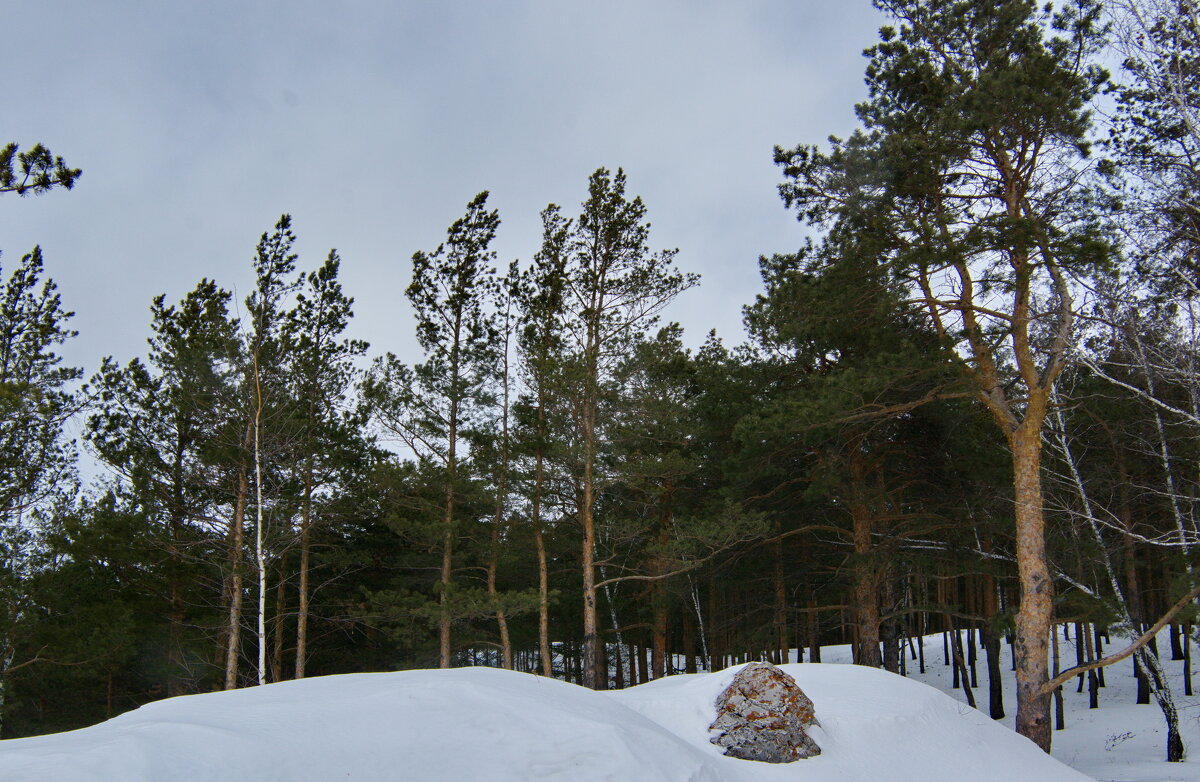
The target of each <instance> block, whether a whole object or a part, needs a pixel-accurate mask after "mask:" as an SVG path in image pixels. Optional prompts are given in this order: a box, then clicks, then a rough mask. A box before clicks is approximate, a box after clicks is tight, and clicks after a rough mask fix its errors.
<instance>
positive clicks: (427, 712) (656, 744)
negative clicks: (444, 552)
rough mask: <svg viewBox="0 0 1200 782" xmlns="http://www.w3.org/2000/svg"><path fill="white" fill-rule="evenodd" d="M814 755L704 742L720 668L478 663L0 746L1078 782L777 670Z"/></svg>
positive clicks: (165, 774)
mask: <svg viewBox="0 0 1200 782" xmlns="http://www.w3.org/2000/svg"><path fill="white" fill-rule="evenodd" d="M785 669H786V670H787V671H788V672H789V673H790V674H792V675H793V676H794V677H795V678H796V680H797V682H798V683H799V684H800V686H801V687H802V688H803V689H804V690H805V692H807V693H808V695H809V696H810V697H811V698H812V699H813V701H814V703H815V705H816V709H817V717H818V719H819V720H820V721H821V727H820V728H814V729H813V737H814V738H815V739H816V740H817V742H818V743H819V744H820V745H821V747H822V749H823V750H824V753H823V754H822V755H821V756H820V757H817V758H811V759H809V760H803V761H798V762H797V763H793V764H789V765H781V766H773V765H768V764H763V763H754V762H749V761H741V760H735V759H732V758H726V757H723V756H721V755H720V750H719V749H718V748H717V747H715V746H713V745H711V744H709V743H708V733H707V727H708V723H709V722H710V721H711V719H712V703H713V700H714V699H715V698H716V695H717V693H719V692H720V691H721V690H722V689H723V688H724V687H725V686H726V685H727V684H728V682H729V680H730V679H731V678H732V675H733V673H732V669H731V670H728V671H723V672H719V673H714V674H697V675H691V676H675V677H670V678H667V679H663V680H660V681H658V682H654V683H651V684H648V685H643V686H641V687H635V688H632V689H629V690H624V691H622V692H612V693H594V692H590V691H588V690H585V689H582V688H580V687H576V686H574V685H571V684H565V683H563V682H558V681H552V680H548V679H543V678H540V677H536V676H532V675H529V674H520V673H512V672H507V671H500V670H495V669H489V668H466V669H455V670H449V671H408V672H401V673H387V674H357V675H350V676H329V677H321V678H315V679H306V680H304V681H298V682H284V683H280V684H273V685H268V686H266V687H258V688H251V689H245V690H237V691H233V692H222V693H212V694H207V695H193V696H187V697H182V698H174V699H170V700H165V701H159V702H157V703H153V704H150V705H148V706H145V707H142V708H141V709H138V710H137V711H135V712H131V713H129V714H125V715H122V716H120V717H117V718H116V719H113V720H110V721H108V722H106V723H103V724H101V725H97V726H94V727H91V728H86V729H84V730H79V731H74V732H71V733H61V734H56V735H52V736H41V737H37V738H29V739H16V740H10V741H4V742H0V779H3V780H5V782H35V781H38V782H40V781H41V780H55V782H91V781H93V780H95V781H97V782H99V781H103V782H149V781H150V780H155V781H158V780H187V781H188V782H208V781H209V780H212V781H213V782H216V781H217V780H220V782H262V781H264V780H280V781H281V782H283V781H286V782H333V781H334V780H364V781H365V780H396V779H403V780H414V781H418V780H419V781H421V782H424V781H425V780H470V779H479V780H489V781H494V782H518V781H524V780H562V781H564V782H565V781H567V780H569V781H570V782H584V781H586V780H620V781H621V782H651V781H658V780H662V781H663V782H676V781H678V782H759V781H760V780H777V779H789V780H797V781H798V782H810V781H811V782H818V781H824V780H838V781H839V782H855V781H857V780H862V781H863V782H866V781H867V780H870V782H878V780H880V779H887V780H889V782H905V781H906V780H914V782H915V781H916V780H920V782H929V781H930V780H940V779H954V780H956V781H957V782H974V781H975V780H1013V779H1019V780H1021V782H1041V781H1042V780H1045V782H1070V781H1071V780H1086V779H1087V777H1084V776H1083V775H1081V774H1079V773H1078V772H1075V771H1073V770H1071V769H1069V768H1067V767H1066V766H1064V765H1062V764H1061V763H1059V762H1058V761H1055V760H1053V759H1051V758H1049V757H1048V756H1046V755H1044V754H1043V753H1041V752H1040V751H1038V750H1037V749H1036V748H1035V747H1034V746H1033V745H1032V744H1031V743H1029V742H1028V741H1026V740H1025V739H1023V738H1021V737H1019V736H1016V735H1015V734H1013V733H1012V732H1011V731H1009V730H1007V729H1005V728H1003V727H1001V726H998V725H995V724H993V723H992V722H991V720H989V719H988V718H987V717H986V716H984V715H982V714H980V713H978V712H976V711H975V710H973V709H969V708H967V707H965V706H963V705H961V704H959V703H957V702H955V701H954V700H953V699H951V698H948V697H947V696H945V695H943V694H942V693H940V692H938V691H936V690H934V689H933V688H930V687H927V686H925V685H922V684H919V683H917V682H914V681H911V680H907V679H904V678H902V677H899V676H895V675H892V674H888V673H885V672H883V671H877V670H871V669H865V668H858V667H851V666H840V665H788V666H785Z"/></svg>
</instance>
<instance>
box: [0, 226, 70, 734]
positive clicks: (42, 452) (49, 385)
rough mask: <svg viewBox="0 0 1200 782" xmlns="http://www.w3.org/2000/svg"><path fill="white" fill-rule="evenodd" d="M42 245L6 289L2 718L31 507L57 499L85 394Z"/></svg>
mask: <svg viewBox="0 0 1200 782" xmlns="http://www.w3.org/2000/svg"><path fill="white" fill-rule="evenodd" d="M43 274H44V269H43V265H42V253H41V250H40V249H39V248H36V247H35V248H34V249H33V251H32V252H30V253H29V254H27V255H25V256H24V257H23V258H22V259H21V263H20V264H19V265H18V266H17V267H16V268H15V269H13V271H12V272H11V273H10V274H9V275H8V277H7V279H5V281H4V286H3V288H2V289H0V719H2V718H3V709H4V700H5V686H6V683H5V679H6V676H7V672H8V671H9V670H11V669H12V668H13V667H14V666H15V665H18V664H20V661H18V659H17V655H18V654H23V653H24V651H23V650H18V649H17V647H16V641H15V637H14V632H13V631H14V627H15V625H16V624H17V623H18V622H19V621H20V620H21V618H22V615H23V611H24V608H23V606H24V605H25V604H26V602H27V597H28V595H27V593H26V591H25V589H24V588H23V582H24V580H25V579H26V578H27V577H28V576H29V575H30V572H31V571H30V567H31V561H30V556H31V555H32V551H31V545H32V539H33V538H32V534H33V530H32V529H31V528H30V526H29V520H30V518H31V514H32V513H33V511H35V510H36V509H37V508H39V507H42V506H44V505H45V504H46V503H48V502H49V501H51V500H52V499H53V498H54V497H55V494H56V492H57V491H58V490H59V487H60V484H64V483H65V482H67V480H68V479H69V478H70V477H71V475H72V470H73V468H74V450H73V444H71V443H68V442H66V441H65V440H64V438H63V427H64V424H65V423H66V421H67V419H68V418H69V417H70V416H71V415H72V414H73V413H74V412H76V411H77V409H78V407H79V401H78V397H77V394H76V392H75V390H74V389H73V388H72V384H73V383H74V381H76V380H77V379H78V378H79V377H80V376H81V374H82V371H81V370H79V369H76V368H73V367H66V366H63V365H62V358H61V357H60V356H59V355H58V354H57V353H56V352H55V351H56V350H57V349H58V348H59V346H60V345H62V344H63V343H64V342H66V341H67V340H69V339H71V338H72V337H74V336H75V334H76V332H75V331H73V330H72V329H70V328H69V327H68V326H67V321H68V320H69V319H70V318H71V316H72V313H71V312H68V311H66V310H64V309H63V307H62V299H61V297H60V296H59V294H58V292H57V287H56V285H55V284H54V281H53V280H51V279H48V278H47V279H43Z"/></svg>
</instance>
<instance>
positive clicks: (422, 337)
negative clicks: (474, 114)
mask: <svg viewBox="0 0 1200 782" xmlns="http://www.w3.org/2000/svg"><path fill="white" fill-rule="evenodd" d="M487 197H488V194H487V192H486V191H485V192H482V193H480V194H479V195H477V196H475V198H473V199H472V200H471V202H470V203H469V204H467V212H466V214H465V215H464V216H463V217H462V218H460V219H459V220H457V221H455V222H454V224H453V225H451V226H450V228H449V229H448V231H447V234H446V241H445V242H444V243H443V244H441V245H439V246H438V248H437V249H436V250H434V251H433V252H432V253H425V252H417V253H415V254H414V255H413V259H412V261H413V280H412V283H411V284H410V285H409V287H408V289H407V291H406V295H407V297H408V300H409V302H411V303H412V306H413V309H414V311H415V313H416V317H417V341H418V343H419V344H420V346H421V349H422V350H423V351H424V352H425V361H424V362H422V363H420V364H416V365H414V366H411V367H409V366H405V365H404V364H401V363H400V362H399V361H398V360H397V359H396V357H395V356H393V355H390V354H389V355H388V356H387V357H385V358H384V359H381V360H380V361H378V362H377V363H376V365H375V368H374V370H373V373H372V377H371V378H369V380H368V383H367V394H368V397H369V399H370V400H371V403H372V405H373V409H374V413H375V416H376V420H377V421H378V422H379V423H380V424H381V425H382V426H383V427H384V428H385V429H386V430H387V431H389V432H391V433H392V434H394V435H395V436H397V437H399V438H400V439H401V441H402V442H403V443H404V444H405V445H406V446H407V447H408V448H409V449H410V450H411V451H412V453H413V454H414V455H415V456H416V457H417V459H418V460H419V461H420V462H421V464H422V465H424V466H425V467H426V468H427V469H431V470H433V471H435V472H436V473H437V474H438V475H439V476H440V482H441V495H442V496H441V503H440V505H441V507H440V508H439V512H440V524H441V541H440V558H441V563H440V567H439V576H438V586H437V590H438V591H437V602H438V611H437V613H438V616H437V628H438V665H439V666H440V667H442V668H448V667H450V663H451V659H452V654H453V647H452V644H451V630H452V628H453V626H454V623H455V621H456V619H458V618H460V617H461V616H465V615H466V613H467V612H468V609H467V607H466V605H467V604H468V603H471V602H472V598H471V596H470V595H469V594H468V593H467V592H466V591H465V590H457V592H456V588H455V584H454V572H455V564H454V562H455V546H456V543H457V539H458V535H459V525H460V523H461V512H462V509H461V508H460V494H461V492H462V484H463V483H464V481H465V479H466V477H467V476H465V475H463V474H462V473H463V467H464V465H465V463H466V460H465V459H464V454H463V453H462V451H461V448H462V445H463V437H464V434H465V433H466V432H467V431H468V430H469V429H470V428H472V427H473V426H476V425H477V424H478V423H479V416H480V414H481V411H482V408H483V407H484V406H485V404H486V402H487V400H486V394H487V392H488V391H489V390H490V389H489V381H490V380H491V378H492V373H493V371H494V368H495V365H496V360H495V354H496V345H495V333H496V327H495V324H494V323H493V319H492V315H491V313H490V312H489V310H488V307H489V302H490V301H491V298H492V296H493V291H494V289H495V286H496V281H495V275H496V271H495V253H494V252H493V251H492V250H491V249H490V245H491V242H492V239H493V238H495V235H496V229H497V227H498V226H499V225H500V216H499V214H498V213H497V212H496V211H495V210H488V209H487Z"/></svg>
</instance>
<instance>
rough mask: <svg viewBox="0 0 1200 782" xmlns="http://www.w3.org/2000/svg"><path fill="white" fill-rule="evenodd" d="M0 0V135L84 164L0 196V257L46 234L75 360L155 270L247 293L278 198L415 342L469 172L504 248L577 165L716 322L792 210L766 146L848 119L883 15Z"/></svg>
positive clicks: (830, 8)
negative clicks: (51, 183) (614, 183)
mask: <svg viewBox="0 0 1200 782" xmlns="http://www.w3.org/2000/svg"><path fill="white" fill-rule="evenodd" d="M0 5H2V6H3V16H2V17H0V18H3V19H5V21H6V28H7V30H8V34H7V35H6V36H5V44H4V50H5V57H4V59H5V68H4V71H5V74H4V75H5V78H4V83H3V88H2V89H3V91H4V115H5V119H6V122H5V124H4V127H3V130H2V132H0V143H3V142H7V141H16V142H18V143H20V144H21V145H22V147H23V148H28V147H30V146H32V145H33V144H34V143H37V142H41V143H44V144H46V145H47V146H49V147H50V148H51V150H52V151H53V152H55V153H56V154H59V155H62V156H63V157H65V158H66V160H67V162H68V163H69V164H71V165H72V166H77V167H80V168H82V169H83V171H84V174H83V177H82V178H81V179H80V180H79V183H78V184H77V185H76V187H75V189H74V190H72V191H70V192H65V191H55V192H53V193H51V194H48V195H43V196H37V197H26V198H18V197H16V196H15V195H10V196H4V197H3V200H2V201H0V251H3V253H4V255H3V257H2V258H0V264H3V267H4V270H5V272H4V273H5V274H7V272H8V270H9V269H11V268H12V266H13V265H14V264H15V263H16V262H17V260H19V258H20V256H21V255H22V254H24V253H26V252H28V251H29V249H30V248H31V247H32V246H33V245H35V244H40V245H41V246H42V248H43V251H44V253H45V258H46V265H47V271H48V273H49V275H50V276H52V277H53V278H54V279H55V280H56V281H57V282H58V283H59V287H60V289H61V292H62V296H63V300H64V304H65V306H66V307H68V308H69V309H72V310H74V311H75V312H76V313H77V315H76V317H75V319H74V322H73V325H74V327H75V328H77V329H78V330H79V331H80V336H79V337H78V339H76V340H75V341H74V343H73V344H72V345H70V346H69V347H68V348H67V349H66V350H65V351H64V353H65V354H66V356H67V358H68V359H69V360H70V361H72V362H73V363H74V364H76V365H80V366H83V367H84V368H85V370H86V371H87V373H88V374H90V373H91V372H93V371H94V370H95V369H96V367H97V365H98V363H99V359H100V358H101V357H102V356H104V355H113V356H114V357H116V358H117V359H118V360H120V361H122V362H123V361H126V360H128V359H129V358H131V357H133V356H135V355H141V354H142V353H143V352H144V348H145V339H146V337H147V335H148V326H149V304H150V300H151V298H152V297H153V296H155V295H157V294H159V293H166V294H167V296H168V299H169V300H170V301H176V300H178V299H180V298H181V297H182V296H183V295H184V294H185V293H186V292H187V291H188V290H190V289H191V288H192V287H194V285H195V284H196V282H197V281H198V280H200V279H201V278H202V277H210V278H213V279H215V280H216V281H217V282H218V283H219V284H221V285H222V286H224V287H226V288H231V289H234V290H235V291H236V292H237V294H238V298H239V300H240V299H241V298H243V297H244V295H245V293H246V292H247V290H248V286H249V285H250V284H251V274H250V261H251V258H252V256H253V251H254V246H255V243H256V242H257V240H258V237H259V235H260V234H261V233H262V232H263V231H266V230H269V229H270V228H271V226H272V225H273V224H274V222H275V220H276V219H277V218H278V217H279V215H280V214H282V213H284V212H287V213H290V214H291V215H292V216H293V219H294V229H295V231H296V233H297V235H298V238H299V242H298V246H297V247H298V250H299V252H300V265H301V267H302V268H315V267H316V266H317V265H319V264H320V262H321V261H322V260H323V259H324V257H325V255H326V253H327V252H328V251H329V249H330V248H333V247H336V248H337V249H338V251H339V253H340V254H341V256H342V259H343V260H342V269H343V283H344V286H345V288H346V290H347V292H348V293H349V294H350V295H352V296H353V297H355V299H356V307H355V309H356V313H357V317H356V318H355V323H354V325H353V327H352V328H353V335H354V336H357V337H360V338H364V339H367V340H369V341H370V342H371V354H372V355H376V354H379V353H382V352H384V351H388V350H390V351H393V352H396V353H398V354H400V355H401V357H402V358H404V359H405V360H409V361H412V360H417V359H418V358H419V357H418V356H417V355H415V343H414V340H413V336H412V331H413V328H412V319H411V313H410V311H409V309H408V307H407V303H406V301H405V300H404V288H405V287H406V286H407V284H408V281H409V278H410V275H411V266H410V258H411V256H412V253H413V252H414V251H416V250H432V249H433V248H435V247H436V246H437V244H438V243H439V241H441V239H442V238H443V237H444V235H445V230H446V227H447V226H448V225H449V224H450V223H451V222H453V221H454V220H455V219H457V218H458V217H459V216H461V214H462V212H463V210H464V207H465V205H466V203H467V201H468V200H469V199H470V198H471V197H472V196H474V195H475V194H476V193H477V192H479V191H480V190H489V191H491V194H492V196H491V201H490V203H491V204H492V206H494V207H496V208H498V209H499V210H500V216H501V219H502V221H503V223H502V225H501V227H500V232H499V235H498V241H497V243H496V245H495V248H496V249H497V250H498V252H499V254H500V259H501V262H502V264H507V262H508V260H510V259H513V258H519V259H522V260H527V259H528V258H529V257H530V256H531V255H532V253H533V252H534V250H535V249H536V246H537V243H538V242H539V241H540V223H539V218H538V213H539V212H540V211H541V209H542V208H543V207H544V206H545V205H546V204H547V203H550V202H554V203H558V204H561V205H563V207H564V209H565V211H566V212H567V214H568V215H572V214H575V213H576V212H577V208H578V205H579V203H580V202H581V201H582V200H583V198H584V196H585V186H586V182H587V177H588V175H589V174H590V173H591V172H592V171H594V170H595V169H596V168H597V167H599V166H606V167H609V168H612V169H615V168H617V167H623V168H624V169H625V171H626V173H627V174H628V177H629V190H630V192H631V194H636V195H641V196H642V197H643V198H644V200H645V202H646V205H647V208H648V212H649V218H650V220H651V222H652V223H653V229H652V232H651V244H652V246H653V247H655V248H676V247H677V248H679V250H680V253H679V256H678V259H677V260H678V264H679V266H680V267H681V268H682V269H683V270H685V271H694V272H699V273H700V274H701V275H702V276H703V279H702V282H701V285H700V287H699V288H698V289H695V290H692V291H689V292H687V293H685V294H684V295H683V296H682V297H681V298H680V299H679V300H678V301H677V303H676V304H675V305H674V306H673V308H672V309H671V310H669V311H668V313H667V315H668V317H669V318H670V319H673V320H678V321H680V322H681V323H683V325H684V327H685V328H686V330H687V332H688V335H689V339H688V341H689V342H690V343H692V344H697V343H698V342H699V341H700V340H701V339H702V338H703V335H704V333H705V332H707V331H708V330H709V329H711V328H715V329H717V330H718V332H719V333H720V334H721V335H722V336H724V337H725V338H726V340H727V341H729V342H738V341H740V340H741V326H740V318H741V315H740V310H741V307H742V306H743V305H744V304H746V303H748V302H750V301H752V299H753V297H754V295H755V293H757V292H758V290H759V280H758V274H757V258H758V256H759V255H763V254H770V253H774V252H784V251H790V250H794V249H795V248H796V247H797V246H798V245H799V244H800V242H801V241H802V238H803V236H804V233H803V228H802V226H800V225H799V224H798V223H797V222H796V221H795V218H794V217H793V216H792V215H791V214H789V213H788V212H787V211H786V210H785V209H784V208H783V205H782V203H781V202H780V201H779V198H778V195H777V193H776V186H777V184H778V183H779V181H780V173H779V171H778V169H777V168H776V167H775V166H774V165H773V163H772V160H771V156H772V147H773V146H774V145H776V144H779V145H785V146H792V145H795V144H797V143H801V142H807V143H815V142H820V141H822V140H823V139H824V138H825V137H827V136H828V135H829V134H831V133H834V134H845V133H847V132H848V131H849V130H850V129H852V128H853V126H854V120H853V104H854V103H855V102H856V101H858V100H861V98H862V97H863V96H864V94H865V91H864V88H863V86H862V71H863V66H864V64H865V63H864V60H863V58H862V56H861V51H862V49H863V48H864V47H866V46H868V45H870V44H871V43H872V42H873V41H874V39H875V31H876V29H877V28H878V26H879V25H880V24H881V22H882V19H881V17H879V15H878V14H877V13H876V12H875V11H874V10H873V9H872V8H871V7H870V3H869V2H868V0H852V1H851V2H845V3H837V2H828V1H819V0H762V1H761V2H754V1H753V0H737V1H736V2H734V1H733V0H730V1H729V2H709V1H708V0H689V1H687V2H684V1H683V0H636V1H633V0H631V1H624V0H621V1H618V2H604V1H601V0H591V2H583V1H582V0H581V1H578V2H576V1H575V0H504V1H501V0H491V1H485V0H475V1H473V2H467V1H466V0H461V1H455V0H442V1H441V2H435V1H432V0H431V1H430V2H414V1H401V0H396V1H395V2H382V1H380V2H341V3H333V2H327V1H326V2H303V1H300V0H289V1H288V2H245V1H244V0H242V1H240V2H223V1H221V0H207V1H206V2H152V1H149V0H148V1H147V2H140V3H135V2H97V1H96V0H87V1H86V2H55V1H54V0H42V1H41V2H37V3H24V2H22V3H13V2H3V0H0Z"/></svg>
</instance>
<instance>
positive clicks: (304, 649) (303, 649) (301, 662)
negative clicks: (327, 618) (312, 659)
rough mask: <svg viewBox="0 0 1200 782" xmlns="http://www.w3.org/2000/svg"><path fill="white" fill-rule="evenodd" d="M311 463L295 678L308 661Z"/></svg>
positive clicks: (302, 516) (303, 531)
mask: <svg viewBox="0 0 1200 782" xmlns="http://www.w3.org/2000/svg"><path fill="white" fill-rule="evenodd" d="M312 494H313V464H312V457H311V456H310V457H308V459H307V461H306V464H305V469H304V503H303V505H301V507H300V572H299V574H298V575H299V586H298V588H297V589H298V592H299V594H298V595H297V598H298V600H297V606H296V668H295V678H297V679H303V678H304V668H305V665H306V664H307V663H308V613H309V608H308V600H309V594H308V592H309V587H308V566H309V551H310V549H311V547H312Z"/></svg>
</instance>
